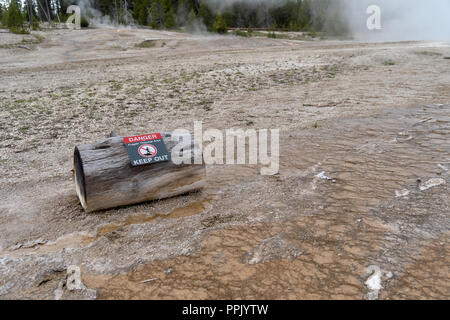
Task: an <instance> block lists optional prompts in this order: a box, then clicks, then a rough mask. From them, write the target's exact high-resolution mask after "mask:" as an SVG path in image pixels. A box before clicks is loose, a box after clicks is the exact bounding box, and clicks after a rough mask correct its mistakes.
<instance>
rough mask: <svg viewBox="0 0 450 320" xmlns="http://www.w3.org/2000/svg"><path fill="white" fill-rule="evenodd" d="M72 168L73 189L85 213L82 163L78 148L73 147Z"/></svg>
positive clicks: (84, 185)
mask: <svg viewBox="0 0 450 320" xmlns="http://www.w3.org/2000/svg"><path fill="white" fill-rule="evenodd" d="M73 168H74V172H75V177H74V178H75V188H76V190H77V195H78V198H79V199H80V203H81V206H82V207H83V209H84V210H85V211H86V210H87V203H86V183H85V178H84V170H83V161H82V159H81V156H80V151H79V150H78V147H75V151H74V155H73Z"/></svg>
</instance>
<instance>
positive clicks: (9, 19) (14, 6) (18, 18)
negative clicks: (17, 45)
mask: <svg viewBox="0 0 450 320" xmlns="http://www.w3.org/2000/svg"><path fill="white" fill-rule="evenodd" d="M6 26H7V27H8V28H9V30H11V31H12V32H21V31H23V15H22V5H21V3H20V2H19V0H11V1H10V2H9V7H8V11H7V13H6Z"/></svg>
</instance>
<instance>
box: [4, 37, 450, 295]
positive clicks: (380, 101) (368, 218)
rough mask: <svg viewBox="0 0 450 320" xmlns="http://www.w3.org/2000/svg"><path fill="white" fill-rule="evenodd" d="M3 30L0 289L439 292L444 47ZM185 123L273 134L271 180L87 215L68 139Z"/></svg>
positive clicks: (225, 181) (444, 197)
mask: <svg viewBox="0 0 450 320" xmlns="http://www.w3.org/2000/svg"><path fill="white" fill-rule="evenodd" d="M3 35H4V34H3V33H0V42H2V44H3V43H8V44H9V45H8V46H5V47H2V48H0V74H1V76H0V104H1V108H0V114H1V116H0V127H1V128H2V129H1V133H0V136H1V141H0V148H1V149H0V150H1V152H0V163H1V167H0V170H1V171H0V234H1V237H0V297H1V298H48V299H54V298H63V299H64V298H94V297H97V298H297V299H302V298H319V299H320V298H367V297H371V298H374V297H378V298H380V299H385V298H446V297H448V285H447V284H448V283H449V279H448V277H449V267H448V266H449V265H450V263H449V258H448V250H449V235H448V229H449V228H448V221H449V220H448V213H449V202H448V201H449V197H448V194H449V191H448V188H449V183H450V181H449V174H448V172H449V171H448V170H449V167H450V163H449V160H448V159H449V158H450V157H449V153H450V146H449V121H450V120H449V114H450V107H449V102H450V72H449V71H450V65H449V60H446V59H444V57H447V56H450V47H449V45H448V44H447V43H441V42H439V43H431V42H405V43H377V44H364V43H359V42H339V41H331V40H330V41H313V42H312V41H311V42H302V41H294V40H286V39H268V38H249V39H247V38H237V37H216V36H211V37H199V36H190V35H186V34H178V33H171V32H156V31H150V30H139V29H136V30H111V29H110V30H100V29H94V30H82V31H53V32H42V33H41V35H42V36H43V37H45V38H44V39H41V40H40V42H39V43H33V44H29V45H28V46H29V49H31V50H27V49H23V48H19V47H17V46H16V45H15V44H17V43H20V42H21V41H22V37H24V36H17V35H15V36H10V35H8V37H6V36H5V37H3ZM25 37H29V36H25ZM148 39H157V40H158V41H161V42H164V43H165V45H164V46H163V47H158V46H157V47H152V48H138V47H136V46H135V45H136V44H138V43H141V42H142V41H144V40H148ZM387 62H389V63H387ZM194 120H199V121H203V125H204V128H207V127H211V128H219V129H226V128H230V127H236V128H244V129H245V128H255V129H258V128H279V129H280V139H281V146H280V148H281V155H282V157H281V159H280V174H279V175H276V176H271V177H264V176H261V175H260V174H259V168H258V167H253V166H210V167H208V168H207V174H208V187H207V188H206V189H205V190H204V192H202V193H195V194H191V195H189V196H185V197H178V198H173V199H168V200H164V201H159V202H152V203H146V204H142V205H137V206H132V207H127V208H121V209H115V210H109V211H105V212H102V213H101V214H89V215H86V214H84V213H83V212H82V209H81V207H80V205H79V203H78V199H77V196H76V192H75V189H74V187H73V181H72V172H71V169H72V151H73V146H74V145H77V144H80V143H86V142H90V141H96V140H99V139H101V138H103V137H104V136H105V134H107V133H109V131H111V129H112V128H117V129H120V133H121V134H123V135H133V134H139V133H143V134H144V133H149V132H158V131H163V130H172V129H176V128H191V127H192V124H193V121H194ZM150 128H151V130H150V131H149V129H150ZM328 177H329V178H330V179H328ZM438 180H439V181H440V183H439V184H438V183H437V181H438ZM430 181H431V182H430ZM433 181H434V182H433ZM432 182H433V183H432ZM430 185H433V186H432V187H430V188H426V189H424V187H427V186H430ZM422 189H424V190H422ZM72 265H75V266H79V267H80V268H81V277H82V280H83V283H84V285H85V287H86V288H85V289H84V290H80V291H69V290H67V289H66V288H62V289H61V287H60V286H61V285H60V284H61V283H62V281H63V280H64V279H65V278H66V270H67V268H68V267H69V266H72ZM370 266H376V267H377V268H373V267H372V268H370V269H369V272H367V271H368V268H369V267H370ZM373 270H375V271H373ZM149 279H155V280H152V281H148V280H149ZM369 280H370V281H369ZM367 283H368V284H370V285H367ZM378 288H381V289H378ZM60 290H62V291H60ZM374 291H377V292H376V294H375V292H374Z"/></svg>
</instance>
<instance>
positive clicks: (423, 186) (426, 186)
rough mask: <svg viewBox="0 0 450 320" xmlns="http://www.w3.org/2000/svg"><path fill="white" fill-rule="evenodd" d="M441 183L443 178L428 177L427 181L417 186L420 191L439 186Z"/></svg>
mask: <svg viewBox="0 0 450 320" xmlns="http://www.w3.org/2000/svg"><path fill="white" fill-rule="evenodd" d="M442 184H445V180H444V179H441V178H434V179H430V180H428V181H427V182H425V183H423V184H421V185H420V186H419V188H420V191H425V190H428V189H431V188H433V187H437V186H440V185H442Z"/></svg>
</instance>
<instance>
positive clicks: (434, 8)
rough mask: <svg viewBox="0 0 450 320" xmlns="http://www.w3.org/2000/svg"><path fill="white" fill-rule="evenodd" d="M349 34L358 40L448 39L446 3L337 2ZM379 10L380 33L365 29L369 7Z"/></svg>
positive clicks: (394, 0)
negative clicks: (341, 8) (375, 6)
mask: <svg viewBox="0 0 450 320" xmlns="http://www.w3.org/2000/svg"><path fill="white" fill-rule="evenodd" d="M340 1H341V2H342V4H343V10H342V12H343V14H344V17H345V18H346V19H347V20H348V24H349V28H350V32H351V34H352V35H353V36H354V37H355V38H357V39H360V40H374V41H401V40H450V1H449V0H429V1H423V0H340ZM372 4H374V5H378V6H379V7H380V8H381V26H382V29H381V30H375V31H369V30H368V29H367V26H366V21H367V17H368V15H367V14H366V12H365V11H366V8H367V7H368V6H369V5H372Z"/></svg>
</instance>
